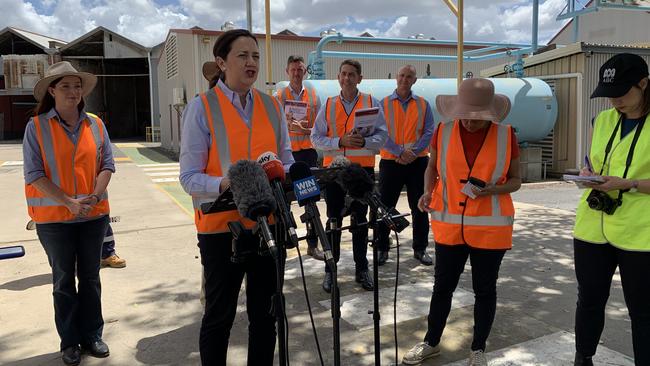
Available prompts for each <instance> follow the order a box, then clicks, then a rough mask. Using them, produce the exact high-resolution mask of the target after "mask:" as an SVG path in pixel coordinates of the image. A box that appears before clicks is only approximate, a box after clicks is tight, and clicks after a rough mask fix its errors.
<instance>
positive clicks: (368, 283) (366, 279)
mask: <svg viewBox="0 0 650 366" xmlns="http://www.w3.org/2000/svg"><path fill="white" fill-rule="evenodd" d="M354 280H355V281H357V282H358V283H360V284H361V287H363V289H364V290H367V291H372V289H373V288H374V287H375V286H374V284H373V283H372V278H370V274H368V270H365V271H362V272H357V274H356V275H355V276H354Z"/></svg>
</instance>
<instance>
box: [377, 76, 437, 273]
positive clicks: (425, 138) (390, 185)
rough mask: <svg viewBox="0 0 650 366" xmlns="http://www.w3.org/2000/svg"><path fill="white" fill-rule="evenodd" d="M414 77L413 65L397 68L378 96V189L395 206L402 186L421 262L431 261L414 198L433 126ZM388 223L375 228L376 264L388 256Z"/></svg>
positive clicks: (420, 185) (421, 189) (425, 224)
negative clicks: (393, 83)
mask: <svg viewBox="0 0 650 366" xmlns="http://www.w3.org/2000/svg"><path fill="white" fill-rule="evenodd" d="M416 81H417V76H416V70H415V67H414V66H413V65H406V66H403V67H401V68H400V69H399V70H398V72H397V89H395V91H394V92H393V94H391V95H389V96H387V97H386V98H384V99H383V100H382V106H383V108H384V115H385V116H386V124H387V127H388V140H386V145H384V148H383V149H382V150H381V161H380V162H379V192H380V194H381V200H382V201H383V203H384V204H385V205H386V206H388V207H395V205H397V201H398V200H399V196H400V193H401V192H402V187H403V186H404V185H406V194H407V197H408V202H409V207H410V208H411V217H412V220H413V244H412V246H413V255H414V257H415V259H417V260H419V261H420V262H421V263H422V264H424V265H427V266H430V265H431V264H433V261H432V259H431V257H430V256H429V255H428V254H427V252H426V248H427V245H428V244H429V221H428V218H427V214H426V213H425V212H422V211H420V210H419V209H418V200H419V199H420V196H422V193H424V171H425V170H426V169H427V162H428V160H429V158H428V153H427V148H428V147H429V143H430V141H431V137H432V136H433V131H434V130H435V124H434V122H433V113H432V112H431V106H430V105H429V102H427V101H426V100H424V98H422V97H420V96H417V95H415V94H414V93H413V91H412V90H411V87H412V86H413V84H415V82H416ZM388 234H389V231H388V227H386V225H380V226H379V230H378V249H379V258H378V261H379V265H380V266H381V265H382V264H384V263H386V260H387V259H388V249H389V246H388Z"/></svg>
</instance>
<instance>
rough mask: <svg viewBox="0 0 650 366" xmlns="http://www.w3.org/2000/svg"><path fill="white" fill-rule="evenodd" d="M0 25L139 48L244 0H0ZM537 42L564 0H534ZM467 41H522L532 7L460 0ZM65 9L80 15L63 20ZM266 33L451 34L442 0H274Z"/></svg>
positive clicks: (258, 7) (216, 22) (207, 22)
mask: <svg viewBox="0 0 650 366" xmlns="http://www.w3.org/2000/svg"><path fill="white" fill-rule="evenodd" d="M0 1H1V2H2V4H3V11H2V12H1V13H0V28H3V27H5V26H16V27H19V28H25V29H28V30H32V31H35V32H38V33H43V34H46V35H50V36H52V37H57V38H62V39H65V40H68V41H70V40H73V39H75V38H77V37H79V36H80V35H82V34H84V33H86V32H88V31H89V30H91V29H93V28H95V27H97V26H100V25H101V26H104V27H106V28H108V29H111V30H113V31H116V32H118V33H120V34H122V35H124V36H126V37H128V38H130V39H133V40H134V41H136V42H138V43H141V44H143V45H145V46H153V45H155V44H157V43H159V42H161V41H163V40H164V37H165V35H166V34H167V32H168V30H169V29H170V28H189V27H192V26H195V25H198V26H200V27H203V28H205V29H219V28H220V26H221V25H222V24H223V23H224V22H225V21H226V20H230V21H233V22H235V24H238V25H240V26H245V23H246V11H245V1H230V0H228V1H215V0H174V1H175V2H174V3H173V4H172V5H166V6H160V5H158V4H157V3H156V2H155V1H154V0H40V5H41V7H39V8H35V7H34V6H33V5H32V4H33V2H34V0H0ZM540 3H541V4H540V9H539V21H540V28H539V37H540V43H543V42H544V41H546V40H548V39H549V38H550V37H552V36H553V35H554V34H555V33H556V32H557V31H558V30H559V29H560V28H561V26H562V25H563V23H562V22H556V21H555V17H556V16H557V14H559V12H560V11H561V10H562V8H563V7H564V5H565V3H566V2H565V0H542V1H540ZM465 4H466V5H465V21H464V23H465V39H466V40H468V41H508V42H518V43H519V42H525V43H529V42H530V34H531V21H532V20H531V18H532V6H531V4H530V1H527V0H491V1H489V2H488V1H484V0H466V1H465ZM252 12H253V29H254V31H258V32H264V30H265V23H264V22H265V17H264V0H253V1H252ZM71 14H83V16H81V17H79V18H77V19H75V20H71V16H70V15H71ZM271 20H272V24H271V31H272V32H279V31H281V30H283V29H285V28H287V29H291V30H292V31H294V32H296V33H298V34H318V32H319V31H320V30H323V29H327V28H330V27H333V26H334V27H337V28H339V30H341V31H343V32H344V33H345V34H350V35H357V34H361V33H363V32H364V31H367V32H370V33H372V34H373V35H375V36H385V37H408V36H410V35H414V34H418V33H422V34H424V35H425V36H426V37H435V38H436V39H450V40H453V39H456V18H455V16H454V15H453V14H452V13H451V11H450V10H449V9H448V8H447V6H446V5H445V4H444V3H443V2H442V1H435V2H432V1H429V0H412V1H409V2H408V5H406V6H405V3H403V2H398V1H389V0H355V1H349V0H311V1H305V0H274V1H272V4H271Z"/></svg>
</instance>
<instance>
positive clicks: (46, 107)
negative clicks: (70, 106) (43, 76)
mask: <svg viewBox="0 0 650 366" xmlns="http://www.w3.org/2000/svg"><path fill="white" fill-rule="evenodd" d="M62 79H63V78H62V77H60V78H58V79H55V80H54V81H52V82H51V83H50V85H48V88H54V87H55V86H56V84H58V83H59V81H61V80H62ZM54 106H55V103H54V97H53V96H52V94H50V91H49V90H46V91H45V95H44V96H43V98H42V99H41V101H40V102H38V104H37V105H36V107H35V108H34V109H33V113H34V115H36V116H38V115H41V114H43V113H47V112H49V111H50V109H52V108H54ZM85 106H86V103H85V102H84V98H83V97H81V102H79V104H78V105H77V109H78V110H79V112H81V111H83V109H84V107H85Z"/></svg>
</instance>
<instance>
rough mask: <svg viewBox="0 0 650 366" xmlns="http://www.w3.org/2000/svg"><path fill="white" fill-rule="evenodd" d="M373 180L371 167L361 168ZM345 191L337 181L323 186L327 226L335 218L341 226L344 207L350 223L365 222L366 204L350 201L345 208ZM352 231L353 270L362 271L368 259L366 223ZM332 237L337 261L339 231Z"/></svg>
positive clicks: (365, 267)
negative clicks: (347, 212) (348, 213)
mask: <svg viewBox="0 0 650 366" xmlns="http://www.w3.org/2000/svg"><path fill="white" fill-rule="evenodd" d="M363 169H365V171H366V172H367V173H368V174H369V175H370V177H371V178H372V179H373V180H374V177H375V173H374V169H373V168H363ZM345 201H346V200H345V191H344V190H343V189H342V188H341V186H339V185H338V183H328V184H326V186H325V203H326V204H327V217H328V221H327V228H330V223H331V222H332V221H333V220H335V221H336V223H337V227H341V226H342V225H341V221H342V220H343V213H344V211H345V210H346V209H349V212H350V216H351V218H350V220H351V223H352V225H353V226H354V225H359V224H366V223H367V222H368V218H367V217H366V216H367V214H368V205H366V204H362V203H361V202H359V201H352V202H351V203H350V204H349V207H347V208H346V202H345ZM350 231H351V232H352V254H353V257H354V265H355V272H356V273H359V272H364V271H367V270H368V259H367V258H366V255H367V253H368V225H362V226H359V227H357V228H356V229H352V230H350ZM332 237H333V240H332V243H330V244H331V245H332V254H334V258H335V260H336V261H337V262H338V260H339V258H340V256H341V232H340V231H339V232H336V233H335V234H334V235H330V238H332ZM329 271H330V269H329V267H328V266H327V265H326V266H325V272H329Z"/></svg>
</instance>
